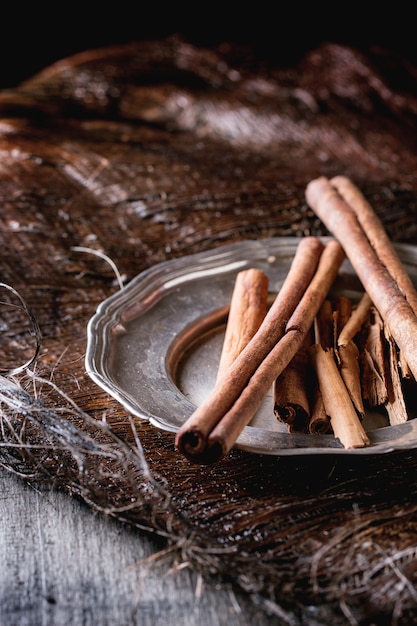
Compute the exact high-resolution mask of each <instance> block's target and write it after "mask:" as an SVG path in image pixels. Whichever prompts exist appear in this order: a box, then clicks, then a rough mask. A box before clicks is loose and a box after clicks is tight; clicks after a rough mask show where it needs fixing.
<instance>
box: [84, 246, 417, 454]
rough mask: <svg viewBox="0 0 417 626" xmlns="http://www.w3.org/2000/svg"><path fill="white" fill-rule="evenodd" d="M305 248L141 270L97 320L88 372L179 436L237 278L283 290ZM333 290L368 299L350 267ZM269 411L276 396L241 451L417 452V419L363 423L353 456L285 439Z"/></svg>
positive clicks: (234, 249)
mask: <svg viewBox="0 0 417 626" xmlns="http://www.w3.org/2000/svg"><path fill="white" fill-rule="evenodd" d="M323 239H324V240H325V239H326V238H323ZM298 242H299V240H298V239H297V238H294V237H288V238H287V237H280V238H270V239H264V240H249V241H243V242H239V243H236V244H232V245H227V246H223V247H219V248H216V249H214V250H210V251H206V252H202V253H199V254H194V255H191V256H187V257H182V258H179V259H174V260H171V261H165V262H163V263H160V264H158V265H156V266H154V267H152V268H150V269H148V270H146V271H144V272H142V273H141V274H139V275H138V276H137V277H136V278H134V279H133V280H132V281H131V282H130V283H129V284H128V285H127V286H126V287H124V288H123V289H121V290H120V291H118V292H117V293H115V294H114V295H113V296H111V297H109V298H107V299H106V300H105V301H103V302H102V303H101V304H100V305H99V306H98V308H97V311H96V313H95V315H94V316H93V317H92V318H91V320H90V322H89V324H88V332H87V353H86V369H87V372H88V374H89V375H90V377H91V378H92V379H93V380H94V381H95V382H96V383H97V384H98V385H99V386H100V387H102V388H103V389H104V390H105V391H106V392H108V393H109V394H110V395H111V396H113V397H114V398H116V399H117V400H118V401H119V402H120V403H121V404H122V405H123V406H124V407H125V408H126V410H127V411H129V412H130V413H132V414H133V415H135V416H136V417H138V418H141V419H145V420H149V421H150V422H151V423H152V424H153V425H154V426H156V427H157V428H160V429H163V430H166V431H170V432H176V431H177V430H178V429H179V428H180V426H181V425H182V424H183V423H184V422H185V420H186V419H187V418H188V417H189V416H190V415H191V413H192V412H193V411H194V409H195V408H196V406H197V405H198V404H199V403H200V402H201V400H202V399H203V398H204V397H205V395H206V394H208V392H209V391H210V389H211V387H212V385H213V382H214V378H215V375H216V371H217V365H218V360H219V355H220V350H221V346H222V341H223V335H224V329H225V323H226V319H227V308H228V305H229V303H230V299H231V295H232V291H233V286H234V281H235V277H236V274H237V273H238V272H239V271H241V270H243V269H244V268H249V267H258V268H260V269H262V270H263V271H264V272H265V273H266V274H267V275H268V277H269V281H270V290H271V291H272V292H276V291H278V290H279V288H280V285H281V284H282V281H283V280H284V278H285V276H286V274H287V272H288V269H289V266H290V264H291V261H292V259H293V257H294V253H295V249H296V247H297V245H298ZM396 248H397V250H398V253H399V255H400V257H401V260H402V261H403V263H404V265H405V267H406V268H407V271H408V272H409V274H410V276H411V277H412V279H413V280H414V281H415V282H416V281H417V251H416V248H415V247H414V246H411V245H406V244H399V245H397V246H396ZM334 292H335V293H342V294H344V295H347V296H349V297H351V298H353V299H355V300H357V299H359V297H360V295H361V293H362V287H361V284H360V282H359V280H358V278H357V276H356V274H355V272H354V271H353V269H352V267H351V265H350V263H349V262H348V261H347V260H346V261H344V262H343V264H342V267H341V269H340V272H339V277H338V279H337V280H336V283H335V285H334ZM272 406H273V403H272V398H271V397H266V398H265V401H264V403H263V405H262V406H261V408H260V409H259V411H258V413H257V414H256V416H255V417H254V419H253V420H252V422H251V423H250V425H248V426H247V427H246V428H245V429H244V430H243V432H242V433H241V435H240V437H239V438H238V440H237V442H236V447H238V448H241V449H244V450H247V451H250V452H253V453H257V454H271V455H306V454H329V453H331V454H355V455H363V454H365V455H368V454H377V453H388V452H392V451H394V450H400V449H411V448H415V447H416V446H417V420H416V419H414V417H413V416H410V419H409V420H408V421H407V422H406V423H404V424H401V425H398V426H389V425H388V423H387V422H386V420H385V418H384V417H383V416H381V415H378V414H369V415H366V417H365V420H364V426H365V429H366V431H367V433H368V436H369V438H370V440H371V445H370V446H367V447H366V448H358V449H354V450H346V449H345V448H343V446H341V444H340V442H339V441H338V440H337V439H336V438H335V437H334V436H333V435H308V434H307V435H302V434H291V433H288V432H287V429H286V426H285V425H283V424H280V423H279V422H278V421H277V420H276V418H275V416H274V415H273V411H272Z"/></svg>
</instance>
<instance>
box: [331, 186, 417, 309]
mask: <svg viewBox="0 0 417 626" xmlns="http://www.w3.org/2000/svg"><path fill="white" fill-rule="evenodd" d="M330 184H331V185H332V187H334V188H335V189H336V190H337V191H338V192H339V194H340V196H341V197H342V198H343V200H344V201H345V202H346V203H347V204H348V205H349V206H350V207H351V208H352V210H353V211H354V212H355V215H356V217H357V219H358V221H359V223H360V225H361V226H362V230H363V231H364V232H365V233H366V236H367V238H368V240H369V243H370V244H371V246H372V248H373V249H374V250H375V252H376V254H377V256H378V258H379V260H380V261H381V262H382V263H383V264H384V265H385V267H386V268H387V269H388V271H389V273H390V274H391V276H392V278H393V279H394V280H395V282H396V283H397V285H398V286H399V288H400V289H401V291H402V293H403V294H404V296H405V298H406V299H407V301H408V302H409V304H410V306H411V308H412V309H413V311H414V313H416V314H417V291H416V289H415V287H414V284H413V282H412V280H411V278H410V276H409V275H408V274H407V272H406V271H405V268H404V265H403V264H402V262H401V259H400V257H399V256H398V253H397V251H396V250H395V248H394V247H393V246H392V244H391V241H390V239H389V237H388V234H387V232H386V230H385V229H384V226H383V224H382V222H381V220H380V219H379V217H378V216H377V214H376V213H375V211H374V210H373V208H372V206H371V205H370V204H369V202H368V201H367V200H366V198H365V196H364V195H363V194H362V193H361V191H360V190H359V189H358V188H357V187H356V185H354V184H353V182H352V181H351V180H350V179H349V178H347V177H346V176H334V177H333V178H331V179H330Z"/></svg>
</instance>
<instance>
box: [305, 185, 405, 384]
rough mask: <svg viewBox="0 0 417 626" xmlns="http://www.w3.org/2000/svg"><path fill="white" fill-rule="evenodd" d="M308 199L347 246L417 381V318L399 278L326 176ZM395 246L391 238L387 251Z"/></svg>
mask: <svg viewBox="0 0 417 626" xmlns="http://www.w3.org/2000/svg"><path fill="white" fill-rule="evenodd" d="M306 199H307V202H308V204H309V205H310V206H311V208H312V209H313V210H314V211H315V213H316V214H317V216H318V217H319V218H320V219H321V220H322V222H323V224H324V225H325V226H326V228H327V229H328V230H329V231H330V232H331V233H332V234H333V236H334V237H336V239H337V240H338V241H339V242H340V243H341V245H342V246H343V248H344V250H345V252H346V255H347V257H348V258H349V260H350V262H351V264H352V266H353V268H354V269H355V271H356V273H357V275H358V277H359V279H360V281H361V282H362V285H363V287H364V289H365V290H366V291H367V292H368V294H369V296H370V298H371V300H372V301H373V303H374V305H375V306H376V307H377V309H378V310H379V312H380V314H381V317H382V318H383V320H384V323H385V324H386V325H387V326H388V328H389V330H390V332H391V334H392V336H393V338H394V340H395V342H396V344H397V346H398V348H399V350H400V351H401V354H402V356H403V357H404V358H405V360H406V362H407V364H408V366H409V367H410V370H411V372H412V374H413V376H414V378H417V317H416V315H415V313H414V311H413V308H412V306H411V304H410V303H409V301H408V300H407V299H406V297H405V294H404V293H403V292H402V291H401V289H400V287H399V285H398V283H397V278H398V274H397V273H396V274H395V277H394V276H393V275H391V274H390V272H389V270H388V268H387V266H386V265H385V263H384V262H382V260H381V258H380V257H379V256H378V254H377V252H376V250H375V249H374V247H373V246H372V245H371V243H370V241H369V240H368V238H367V235H366V233H365V232H364V230H363V228H362V226H361V224H360V222H359V220H358V218H357V215H356V213H355V211H354V210H353V209H352V207H351V206H350V204H347V202H346V200H345V199H344V198H342V196H341V195H340V193H339V192H338V190H337V189H336V188H335V187H334V186H332V184H331V183H330V182H329V180H328V179H327V178H325V177H320V178H317V179H315V180H313V181H311V182H310V183H309V184H308V185H307V189H306ZM385 248H389V252H390V254H388V253H386V256H385V257H384V258H386V257H387V256H389V257H391V258H392V250H393V248H392V245H391V243H390V241H389V239H387V240H386V241H385V243H384V249H385Z"/></svg>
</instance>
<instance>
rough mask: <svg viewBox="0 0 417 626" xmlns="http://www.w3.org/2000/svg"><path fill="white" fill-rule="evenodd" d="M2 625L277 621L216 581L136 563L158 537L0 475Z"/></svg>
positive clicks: (212, 625) (157, 546)
mask: <svg viewBox="0 0 417 626" xmlns="http://www.w3.org/2000/svg"><path fill="white" fill-rule="evenodd" d="M0 493H1V495H0V518H1V532H0V562H1V568H0V625H1V626H37V625H42V626H61V625H62V626H69V625H72V624H74V625H77V626H90V625H91V626H93V625H94V626H106V625H107V624H109V625H110V624H111V625H112V626H114V625H116V624H117V625H118V626H123V625H130V624H132V625H133V624H140V625H141V626H142V625H143V626H147V625H148V624H149V625H151V624H152V626H162V625H164V626H165V625H171V624H172V625H176V624H178V625H182V626H196V625H198V626H225V625H226V624H227V625H228V626H244V625H246V624H250V625H251V626H254V625H258V626H264V625H266V624H271V623H281V621H280V620H278V621H276V619H275V618H272V617H271V618H269V617H268V616H266V615H265V614H264V613H263V612H261V611H260V610H257V609H256V607H254V606H253V605H252V604H251V603H249V601H248V599H247V598H245V596H244V595H243V594H241V595H239V594H238V595H236V594H235V593H234V592H232V590H231V589H230V588H228V587H227V586H225V585H221V586H219V585H215V584H214V583H213V585H210V584H208V585H207V584H205V585H203V586H202V588H200V582H201V581H199V579H198V577H197V575H196V574H195V572H191V571H190V570H189V569H187V568H183V569H180V570H179V571H176V572H172V571H170V569H169V566H168V565H167V564H162V565H160V566H158V567H156V566H155V565H153V566H150V565H149V563H148V564H147V563H146V562H145V561H144V560H146V559H147V558H148V557H150V556H152V555H154V554H156V553H158V551H159V550H161V549H163V548H164V544H163V542H162V541H159V540H158V538H154V537H153V536H148V535H147V534H145V533H142V532H140V531H139V532H138V531H137V530H136V529H132V528H129V527H126V526H124V525H123V524H121V523H120V522H118V521H117V520H113V519H110V518H106V517H105V516H102V515H97V514H95V513H93V512H92V511H91V510H90V509H89V508H88V507H86V506H85V505H84V504H83V503H81V502H79V501H78V500H76V499H74V498H71V497H70V496H67V495H66V494H64V493H59V492H58V493H57V492H56V491H54V490H51V489H50V488H47V487H43V486H42V487H37V486H35V485H33V484H27V483H26V482H25V481H24V480H22V479H21V478H18V477H16V476H14V475H11V474H10V473H8V472H6V471H5V470H1V471H0Z"/></svg>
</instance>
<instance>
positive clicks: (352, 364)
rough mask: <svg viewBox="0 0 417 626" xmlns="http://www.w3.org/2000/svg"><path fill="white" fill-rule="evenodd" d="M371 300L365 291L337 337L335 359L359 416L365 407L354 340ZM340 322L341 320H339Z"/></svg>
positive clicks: (365, 316)
mask: <svg viewBox="0 0 417 626" xmlns="http://www.w3.org/2000/svg"><path fill="white" fill-rule="evenodd" d="M371 304H372V301H371V299H370V297H369V295H368V294H367V293H366V292H365V293H364V294H363V296H362V298H361V300H360V301H359V304H358V306H357V307H356V308H355V309H353V310H352V312H351V314H350V316H349V317H348V318H347V320H345V323H344V324H343V323H342V324H341V330H340V332H339V335H338V337H337V342H336V343H337V346H336V352H337V360H338V364H339V369H340V373H341V375H342V378H343V380H344V382H345V385H346V388H347V390H348V392H349V395H350V397H351V399H352V402H353V405H354V407H355V409H356V411H357V412H358V414H359V416H360V417H361V418H363V417H364V416H365V407H364V404H363V397H362V383H361V378H362V377H361V369H360V354H359V348H358V346H357V344H356V343H355V341H354V338H355V336H356V334H357V333H358V332H359V331H360V330H361V328H362V327H363V325H364V324H365V322H366V320H367V318H368V316H369V310H370V307H371ZM341 322H342V320H341Z"/></svg>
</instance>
